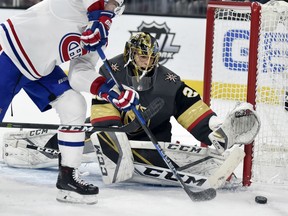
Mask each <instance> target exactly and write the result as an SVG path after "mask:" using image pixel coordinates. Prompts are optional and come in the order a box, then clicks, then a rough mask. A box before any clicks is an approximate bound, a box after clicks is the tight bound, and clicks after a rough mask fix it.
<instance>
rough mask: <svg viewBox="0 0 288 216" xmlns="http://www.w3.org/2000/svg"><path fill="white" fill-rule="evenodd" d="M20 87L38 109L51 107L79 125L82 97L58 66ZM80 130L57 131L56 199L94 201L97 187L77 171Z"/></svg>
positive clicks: (63, 120) (83, 105)
mask: <svg viewBox="0 0 288 216" xmlns="http://www.w3.org/2000/svg"><path fill="white" fill-rule="evenodd" d="M24 90H25V91H26V92H27V94H28V95H29V96H30V98H31V99H32V100H33V101H34V103H35V104H36V105H37V106H38V108H39V109H40V110H41V111H45V110H47V109H49V108H51V107H53V108H55V110H56V112H57V114H58V115H59V118H60V123H61V124H66V125H69V124H72V125H82V124H84V122H85V118H86V109H87V108H86V101H85V98H84V97H83V96H82V95H81V94H80V93H78V92H76V91H74V90H73V89H71V87H70V85H69V83H68V79H67V76H66V75H65V73H64V72H63V70H62V69H61V68H60V67H56V68H55V69H54V71H53V72H52V73H51V74H50V75H48V76H46V77H43V78H42V79H40V80H39V81H37V82H31V83H29V85H26V86H25V87H24ZM84 139H85V133H84V132H75V131H70V132H67V131H66V132H65V131H58V144H59V150H60V152H61V163H60V164H59V176H58V180H57V184H56V186H57V188H58V189H59V194H58V197H57V199H58V200H59V201H63V202H77V203H90V204H92V203H96V202H97V199H96V195H97V194H98V187H96V186H94V185H91V184H87V183H85V182H84V181H83V180H82V179H80V178H79V175H78V167H79V166H80V165H81V159H82V153H83V148H84Z"/></svg>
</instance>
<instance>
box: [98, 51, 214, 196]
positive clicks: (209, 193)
mask: <svg viewBox="0 0 288 216" xmlns="http://www.w3.org/2000/svg"><path fill="white" fill-rule="evenodd" d="M97 52H98V54H99V56H100V58H101V59H102V61H103V63H104V65H105V67H106V69H107V70H108V72H109V74H110V76H111V78H112V79H113V80H114V82H115V83H116V85H117V86H118V88H119V90H120V91H124V87H123V86H122V84H120V83H118V81H117V80H116V79H115V77H114V75H113V72H112V68H111V65H110V63H109V61H108V60H107V59H106V56H105V54H104V52H103V50H102V49H101V48H99V49H97ZM132 111H133V113H134V114H135V116H136V119H137V120H138V121H139V123H140V125H141V127H142V128H143V130H144V131H145V133H146V134H147V136H148V137H149V139H150V140H151V141H152V143H153V145H154V146H155V148H156V149H157V151H158V153H159V154H160V156H161V157H162V159H163V160H164V162H165V163H166V164H167V166H168V167H169V169H170V170H171V171H172V172H173V174H174V176H175V177H176V179H177V180H178V181H179V183H180V184H181V187H182V188H183V189H184V191H185V192H186V193H187V195H188V196H189V197H190V199H191V200H192V201H205V200H211V199H214V198H215V197H216V190H215V189H214V188H208V189H206V190H202V191H197V192H196V191H191V190H190V189H189V187H188V186H187V185H186V184H185V183H184V181H183V180H182V178H181V176H180V175H179V174H178V172H177V170H176V168H175V167H174V166H173V164H172V162H171V160H170V159H169V157H168V156H167V155H166V154H165V153H164V151H163V150H162V148H161V146H160V145H159V143H158V141H157V139H156V137H155V136H154V135H153V133H152V132H151V130H150V128H149V127H148V126H147V124H146V121H145V119H144V118H143V116H142V115H141V113H140V112H139V111H138V110H137V109H136V107H135V106H133V107H132Z"/></svg>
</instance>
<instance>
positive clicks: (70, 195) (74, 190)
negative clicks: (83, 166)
mask: <svg viewBox="0 0 288 216" xmlns="http://www.w3.org/2000/svg"><path fill="white" fill-rule="evenodd" d="M56 187H57V188H58V189H59V192H58V195H57V198H56V199H57V200H58V201H60V202H68V203H79V204H96V203H97V201H98V200H97V194H98V193H99V189H98V187H97V186H94V185H92V184H88V183H86V182H84V181H83V180H82V179H80V177H79V171H78V170H77V169H75V168H70V167H64V166H60V168H59V175H58V179H57V183H56Z"/></svg>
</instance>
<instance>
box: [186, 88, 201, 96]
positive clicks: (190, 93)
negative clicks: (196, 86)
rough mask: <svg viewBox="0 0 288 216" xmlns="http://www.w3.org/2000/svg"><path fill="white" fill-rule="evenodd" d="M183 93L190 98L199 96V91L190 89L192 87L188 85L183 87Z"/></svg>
mask: <svg viewBox="0 0 288 216" xmlns="http://www.w3.org/2000/svg"><path fill="white" fill-rule="evenodd" d="M183 94H184V95H185V96H186V97H188V98H191V97H196V96H198V92H196V91H194V90H192V89H190V88H188V87H185V88H184V89H183Z"/></svg>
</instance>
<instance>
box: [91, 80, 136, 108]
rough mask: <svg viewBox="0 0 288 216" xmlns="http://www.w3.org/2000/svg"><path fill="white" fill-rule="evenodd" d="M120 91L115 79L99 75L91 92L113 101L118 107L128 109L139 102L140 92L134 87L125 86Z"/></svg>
mask: <svg viewBox="0 0 288 216" xmlns="http://www.w3.org/2000/svg"><path fill="white" fill-rule="evenodd" d="M123 87H124V89H125V91H122V92H120V91H119V89H118V87H117V85H116V84H115V82H114V80H113V79H109V80H107V79H106V78H105V77H102V76H100V77H98V78H97V79H96V80H94V82H93V83H92V85H91V88H90V92H91V93H92V94H94V95H98V96H99V97H101V98H103V99H104V100H106V101H108V102H110V103H112V104H113V105H114V106H115V107H116V108H118V109H120V110H123V111H128V110H130V109H132V107H134V106H136V105H138V104H139V94H138V93H137V92H136V91H134V90H133V89H131V88H129V87H127V86H124V85H123Z"/></svg>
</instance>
